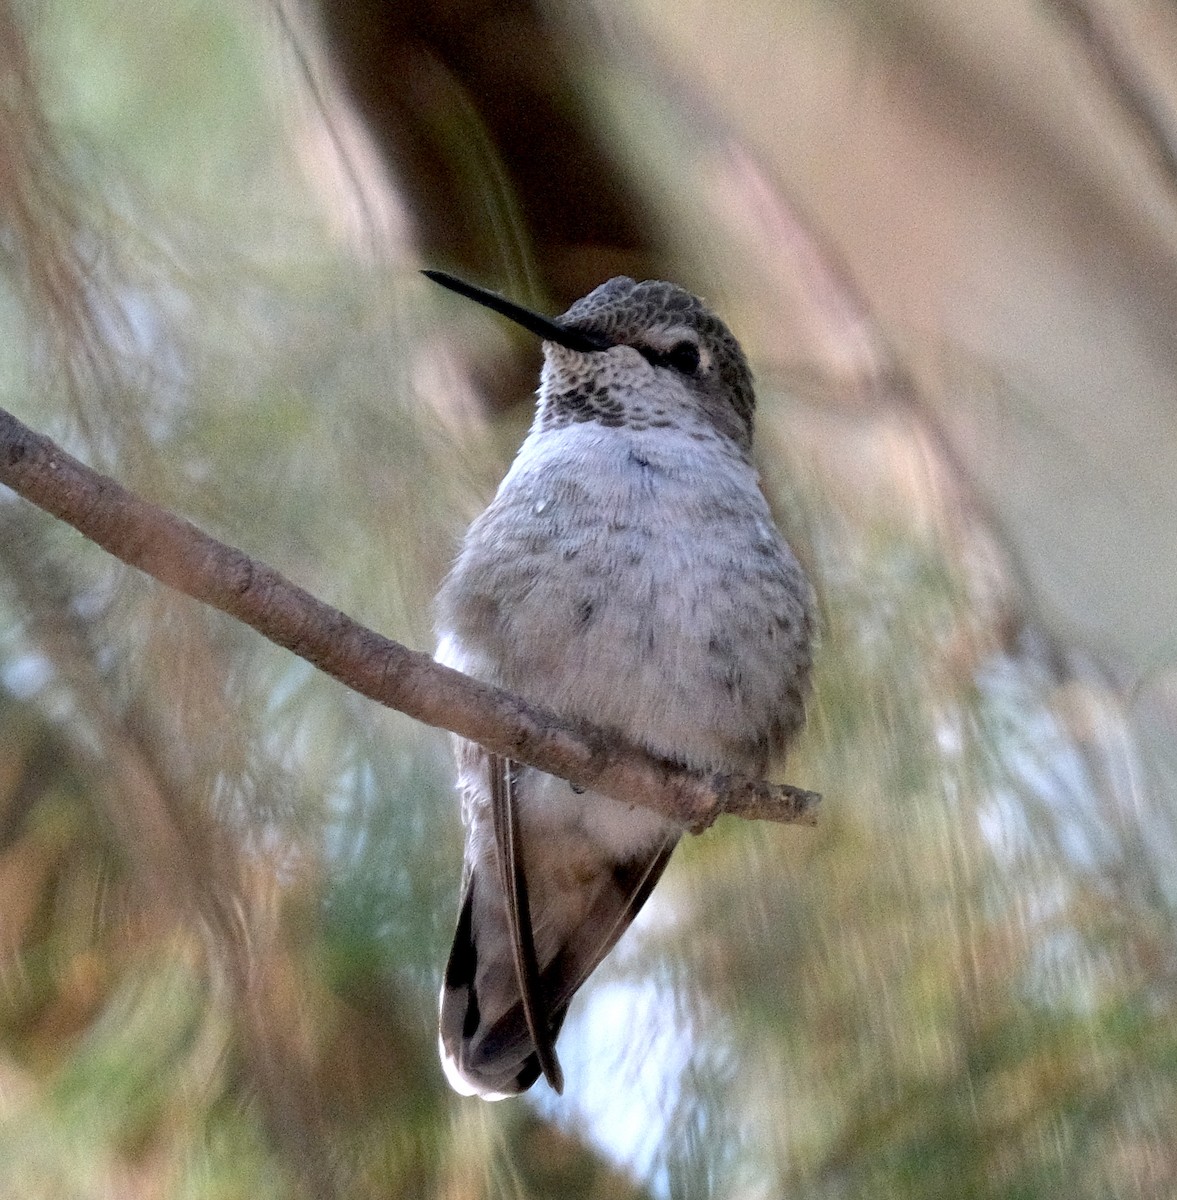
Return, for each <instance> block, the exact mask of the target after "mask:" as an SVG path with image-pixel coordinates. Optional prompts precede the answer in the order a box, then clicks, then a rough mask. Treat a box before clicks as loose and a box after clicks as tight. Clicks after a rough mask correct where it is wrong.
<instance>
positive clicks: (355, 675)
mask: <svg viewBox="0 0 1177 1200" xmlns="http://www.w3.org/2000/svg"><path fill="white" fill-rule="evenodd" d="M0 483H4V484H7V486H8V487H10V488H12V490H13V491H15V492H17V493H18V494H19V495H21V496H23V497H24V498H25V499H26V500H29V501H31V502H32V503H33V504H36V505H37V506H38V507H40V508H43V509H45V511H46V512H49V513H52V514H53V516H55V517H58V518H59V519H60V520H62V521H65V522H66V523H67V524H69V525H72V526H73V527H74V528H75V529H76V530H78V532H79V533H82V534H84V535H85V536H86V537H88V538H90V539H91V540H92V541H94V542H97V543H98V545H100V546H101V547H102V548H103V549H104V550H106V551H108V552H109V553H111V554H113V555H114V556H115V557H116V558H119V559H121V560H122V561H123V562H125V563H127V564H129V565H130V566H134V567H138V568H139V569H140V570H142V571H145V572H147V574H148V575H151V576H153V577H154V578H156V579H158V580H159V581H160V582H161V583H164V584H167V585H168V586H169V587H172V588H175V589H176V590H177V591H181V592H184V593H186V594H187V595H189V596H192V597H193V598H194V599H196V600H200V601H201V602H203V603H205V604H209V605H212V606H213V607H214V608H219V609H220V610H221V611H222V612H226V613H228V614H229V615H230V616H232V617H236V618H237V619H238V620H239V621H243V622H244V623H245V624H246V625H249V626H250V627H251V628H252V629H255V630H257V632H258V633H260V634H262V635H263V636H264V637H267V638H269V639H270V641H272V642H276V643H277V644H278V645H279V646H284V647H286V649H288V650H292V651H293V652H294V653H295V654H297V655H298V656H299V657H300V658H304V659H306V661H307V662H309V663H311V664H313V665H314V666H316V667H318V668H319V669H320V670H321V671H324V672H325V673H326V674H328V675H330V676H332V677H333V678H334V679H337V680H339V682H340V683H343V684H345V685H346V686H347V687H350V688H352V689H353V690H354V691H357V692H359V693H360V694H361V695H364V696H368V697H369V698H370V699H373V700H377V701H379V702H380V703H381V704H385V705H387V706H388V707H389V708H395V709H397V710H399V711H400V712H403V713H406V714H407V715H408V716H410V717H414V718H415V719H416V720H418V721H424V722H425V723H426V724H428V725H434V726H437V727H439V728H441V729H448V730H450V732H451V733H456V734H458V735H460V736H461V737H464V738H469V739H470V740H471V741H474V742H478V743H479V744H480V745H482V746H485V747H486V749H487V750H489V751H490V752H491V753H493V754H501V755H503V756H504V757H507V758H512V759H515V760H516V761H518V762H524V763H527V764H528V765H529V766H533V767H538V768H539V769H540V770H542V771H547V772H548V773H549V774H552V775H557V776H559V777H560V778H562V779H567V780H569V781H570V782H572V783H574V784H576V785H577V786H578V787H582V788H586V789H588V788H591V789H592V790H593V791H598V792H603V793H604V794H605V795H607V796H612V797H614V798H615V799H618V800H622V801H625V802H627V803H633V804H639V805H641V806H642V807H644V808H649V809H651V810H653V811H654V812H657V813H659V814H660V815H662V816H665V817H669V818H671V819H672V820H676V821H680V822H681V823H682V824H683V825H684V826H685V827H686V828H687V829H690V830H692V831H694V832H698V831H700V830H702V829H706V828H707V827H708V826H709V825H711V824H712V823H713V822H714V821H715V819H716V818H717V817H718V816H719V815H720V814H721V813H725V812H726V813H731V814H732V815H734V816H740V817H746V818H749V819H753V820H769V821H778V822H782V823H793V822H801V823H804V824H812V823H813V821H814V810H815V809H816V807H817V804H818V802H819V800H820V797H819V796H818V795H817V794H816V793H814V792H807V791H805V790H803V789H801V788H796V787H792V786H791V785H789V784H772V783H768V782H766V781H764V780H755V779H747V778H744V777H741V776H734V775H720V774H712V775H703V774H700V773H698V772H694V771H688V770H685V769H683V768H682V767H680V766H678V765H676V764H674V763H670V762H665V761H662V760H660V759H657V758H654V757H652V756H651V755H649V754H647V753H646V752H645V751H643V750H640V749H638V748H637V747H635V746H631V745H629V744H627V743H625V742H624V741H623V740H621V738H619V737H617V736H615V735H610V734H608V733H606V732H604V731H602V730H599V729H594V728H591V727H588V726H584V725H579V724H575V723H572V722H569V721H566V720H563V719H561V718H560V717H557V716H556V715H555V714H553V713H550V712H547V711H546V710H544V709H542V708H539V707H537V706H535V705H532V704H528V703H526V702H525V701H523V700H521V699H520V698H519V697H518V696H513V695H511V694H510V693H509V692H504V691H501V690H500V689H499V688H495V687H491V686H489V685H488V684H485V683H480V682H479V681H478V680H476V679H471V678H469V677H468V676H466V675H462V674H460V673H459V672H457V671H453V670H451V669H450V668H449V667H443V666H442V665H441V664H439V663H436V662H434V661H433V659H431V658H430V657H429V656H428V655H426V654H421V653H419V652H418V651H415V650H409V649H408V648H407V647H405V646H401V645H399V644H398V643H397V642H393V641H390V640H389V639H388V638H384V637H381V636H380V635H379V634H377V633H374V632H372V630H370V629H367V628H365V627H364V626H363V625H360V624H359V623H358V622H356V621H353V620H352V619H351V618H350V617H348V616H346V615H345V614H344V613H341V612H340V611H339V610H338V609H335V608H331V607H330V606H329V605H327V604H324V603H323V602H322V601H320V600H317V599H315V597H314V596H312V595H311V594H310V593H309V592H306V591H304V590H303V589H302V588H300V587H298V586H297V585H295V584H293V583H291V582H290V581H289V580H288V579H285V578H284V577H283V576H281V575H279V574H278V572H277V571H275V570H274V569H273V568H272V567H268V566H266V564H265V563H262V562H259V561H257V560H256V559H252V558H250V557H249V556H248V555H246V554H244V553H242V551H240V550H235V549H234V548H233V547H231V546H226V545H225V544H224V543H222V542H218V541H217V540H216V539H215V538H211V537H209V536H208V534H206V533H203V532H202V531H201V530H199V529H197V528H196V526H195V525H192V524H191V523H190V522H188V521H185V520H183V519H182V518H180V517H177V516H175V515H174V514H173V513H170V512H167V511H166V510H164V509H162V508H159V507H157V506H156V505H153V504H149V503H147V502H146V501H144V500H141V499H139V497H137V496H135V495H133V494H132V493H131V492H128V491H127V490H126V489H125V488H124V487H122V486H121V485H120V484H118V483H116V482H115V481H114V480H113V479H110V478H109V477H107V476H105V475H100V474H99V473H98V472H96V471H93V470H91V469H90V468H89V467H87V466H85V465H84V464H83V463H81V462H79V461H78V460H77V459H76V458H73V457H72V456H71V455H69V454H67V453H66V452H65V451H64V450H62V449H61V447H60V446H58V445H56V444H55V443H54V442H53V441H51V440H50V439H49V438H47V437H44V436H43V435H42V434H39V433H36V432H34V431H33V430H31V429H29V428H28V426H26V425H24V424H22V423H21V422H20V421H18V420H17V419H16V418H15V417H14V416H12V415H11V414H10V413H8V412H5V411H4V410H3V409H0Z"/></svg>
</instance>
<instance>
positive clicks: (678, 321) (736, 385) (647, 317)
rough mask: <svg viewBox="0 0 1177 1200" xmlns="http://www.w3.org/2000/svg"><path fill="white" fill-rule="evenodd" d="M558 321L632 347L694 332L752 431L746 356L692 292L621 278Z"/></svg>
mask: <svg viewBox="0 0 1177 1200" xmlns="http://www.w3.org/2000/svg"><path fill="white" fill-rule="evenodd" d="M558 320H559V322H560V324H561V325H565V326H569V327H571V328H573V329H581V330H584V331H586V332H589V333H599V334H603V335H604V336H605V337H607V338H609V339H610V340H611V341H614V342H617V343H620V344H621V345H632V344H634V343H635V342H640V341H641V340H642V335H643V334H646V333H649V332H652V331H657V330H662V329H672V328H674V327H675V326H686V327H687V328H688V329H693V330H695V331H696V332H697V333H698V334H699V338H700V340H701V342H702V344H703V345H704V346H705V347H706V349H707V350H708V351H709V352H710V354H711V356H712V360H713V362H714V363H715V368H716V375H717V377H718V380H719V383H720V384H721V386H722V387H723V388H724V389H725V390H726V392H727V393H728V396H729V398H730V401H731V405H732V407H733V408H734V409H735V411H736V413H737V414H738V415H739V416H740V417H741V418H742V419H743V420H744V422H745V423H746V424H747V426H748V428H749V429H750V428H751V426H752V414H753V412H754V411H755V408H756V397H755V395H754V393H753V390H752V372H751V371H750V370H749V368H748V360H747V359H746V358H745V357H744V351H743V350H742V349H741V348H740V343H739V342H737V341H736V339H735V337H733V336H732V332H731V330H730V329H728V327H727V326H726V325H725V324H724V323H723V322H722V321H721V320H720V319H719V318H718V317H717V316H716V315H715V314H714V313H713V312H712V311H711V310H710V309H709V308H708V307H707V306H706V305H705V304H704V303H703V301H702V300H700V299H699V298H698V297H697V296H693V295H692V294H691V293H690V292H688V291H684V289H682V288H680V287H678V286H676V285H675V284H673V283H666V282H664V281H663V280H660V279H647V280H644V281H643V282H641V283H635V282H634V281H633V280H632V279H630V278H629V276H627V275H618V276H616V277H615V278H613V279H609V280H607V281H606V282H605V283H602V284H601V285H600V287H597V288H594V289H593V290H592V291H591V292H589V294H588V295H587V296H584V297H582V298H581V299H579V300H577V301H576V303H575V304H573V305H572V307H571V308H569V309H568V311H567V312H566V313H564V314H563V316H561V317H559V318H558Z"/></svg>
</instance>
